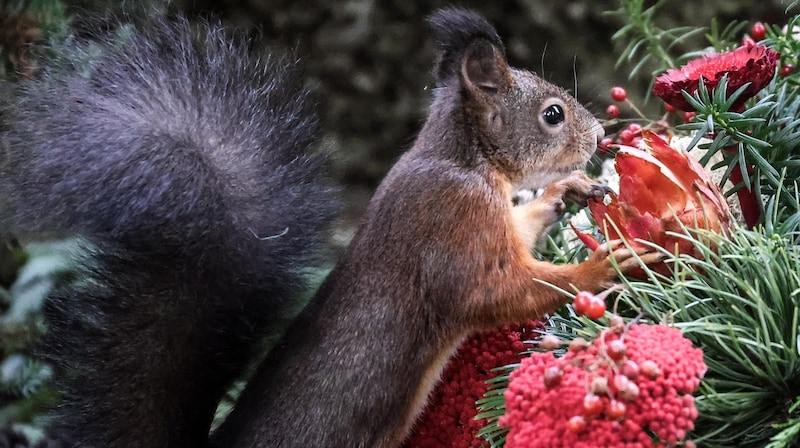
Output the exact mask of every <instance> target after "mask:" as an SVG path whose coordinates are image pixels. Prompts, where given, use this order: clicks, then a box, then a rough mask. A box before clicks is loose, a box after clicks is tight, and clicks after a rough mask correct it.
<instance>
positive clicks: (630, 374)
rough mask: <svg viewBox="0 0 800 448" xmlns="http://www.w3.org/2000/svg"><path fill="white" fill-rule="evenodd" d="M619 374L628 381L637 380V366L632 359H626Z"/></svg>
mask: <svg viewBox="0 0 800 448" xmlns="http://www.w3.org/2000/svg"><path fill="white" fill-rule="evenodd" d="M621 372H622V374H623V375H625V376H626V377H627V378H628V379H629V380H631V381H636V378H639V364H636V361H634V360H632V359H628V360H626V361H625V362H624V363H623V364H622V370H621Z"/></svg>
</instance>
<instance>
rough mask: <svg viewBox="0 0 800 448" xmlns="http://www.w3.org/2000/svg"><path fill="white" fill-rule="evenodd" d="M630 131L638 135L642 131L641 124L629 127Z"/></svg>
mask: <svg viewBox="0 0 800 448" xmlns="http://www.w3.org/2000/svg"><path fill="white" fill-rule="evenodd" d="M628 129H630V131H631V132H633V133H634V134H638V133H640V132H641V131H642V125H640V124H639V123H631V124H629V125H628Z"/></svg>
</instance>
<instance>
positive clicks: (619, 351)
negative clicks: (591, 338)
mask: <svg viewBox="0 0 800 448" xmlns="http://www.w3.org/2000/svg"><path fill="white" fill-rule="evenodd" d="M626 350H627V348H626V347H625V343H624V342H622V341H621V340H619V339H614V340H613V341H611V342H609V343H608V346H607V347H606V353H607V354H608V357H609V358H611V359H613V360H614V361H619V360H620V359H622V358H624V357H625V351H626Z"/></svg>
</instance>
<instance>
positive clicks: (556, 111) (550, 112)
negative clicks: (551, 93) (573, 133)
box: [542, 104, 564, 126]
mask: <svg viewBox="0 0 800 448" xmlns="http://www.w3.org/2000/svg"><path fill="white" fill-rule="evenodd" d="M542 117H543V118H544V121H545V123H547V124H549V125H552V126H555V125H557V124H561V123H563V122H564V109H563V108H561V106H559V105H558V104H552V105H550V106H548V107H547V109H545V110H544V112H542Z"/></svg>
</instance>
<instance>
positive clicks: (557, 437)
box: [499, 316, 706, 448]
mask: <svg viewBox="0 0 800 448" xmlns="http://www.w3.org/2000/svg"><path fill="white" fill-rule="evenodd" d="M610 321H611V322H610V327H609V328H606V329H604V330H602V331H601V332H600V334H599V335H598V336H597V338H596V339H595V340H594V341H593V342H591V343H590V342H587V341H585V340H583V339H581V338H578V339H576V340H574V341H572V342H571V343H570V344H569V349H568V351H567V353H566V354H565V355H564V356H563V357H561V358H556V357H555V356H554V355H553V353H552V352H549V351H548V352H537V353H534V354H532V355H531V356H530V357H529V358H527V359H524V360H523V361H522V362H521V365H520V367H519V368H518V369H516V370H515V371H514V372H512V374H511V378H510V384H509V387H508V389H507V391H506V393H505V399H506V414H505V415H504V416H503V417H501V419H500V421H499V424H500V425H501V426H504V427H508V428H510V431H509V434H508V437H507V441H506V445H505V446H506V447H507V448H531V447H540V446H547V447H576V448H594V447H642V448H644V447H659V446H660V447H676V446H683V447H690V446H694V443H693V442H692V441H686V440H684V439H685V438H686V435H687V433H688V432H689V431H691V430H692V429H693V428H694V419H695V418H696V417H697V410H696V408H695V406H694V398H693V397H692V395H691V394H692V393H693V392H694V391H695V390H696V389H697V387H698V386H699V384H700V378H701V377H702V376H703V374H704V373H705V371H706V366H705V363H704V362H703V353H702V351H701V350H700V349H696V348H693V347H692V344H691V342H690V341H689V340H688V339H686V338H684V337H683V336H682V334H681V332H680V331H679V330H677V329H674V328H671V327H667V326H664V325H645V324H633V325H629V326H626V325H625V324H624V322H623V321H622V318H620V317H618V316H613V317H612V319H610ZM552 345H553V341H552V340H550V341H548V342H547V343H544V341H543V344H542V347H543V348H547V347H548V346H552Z"/></svg>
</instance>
